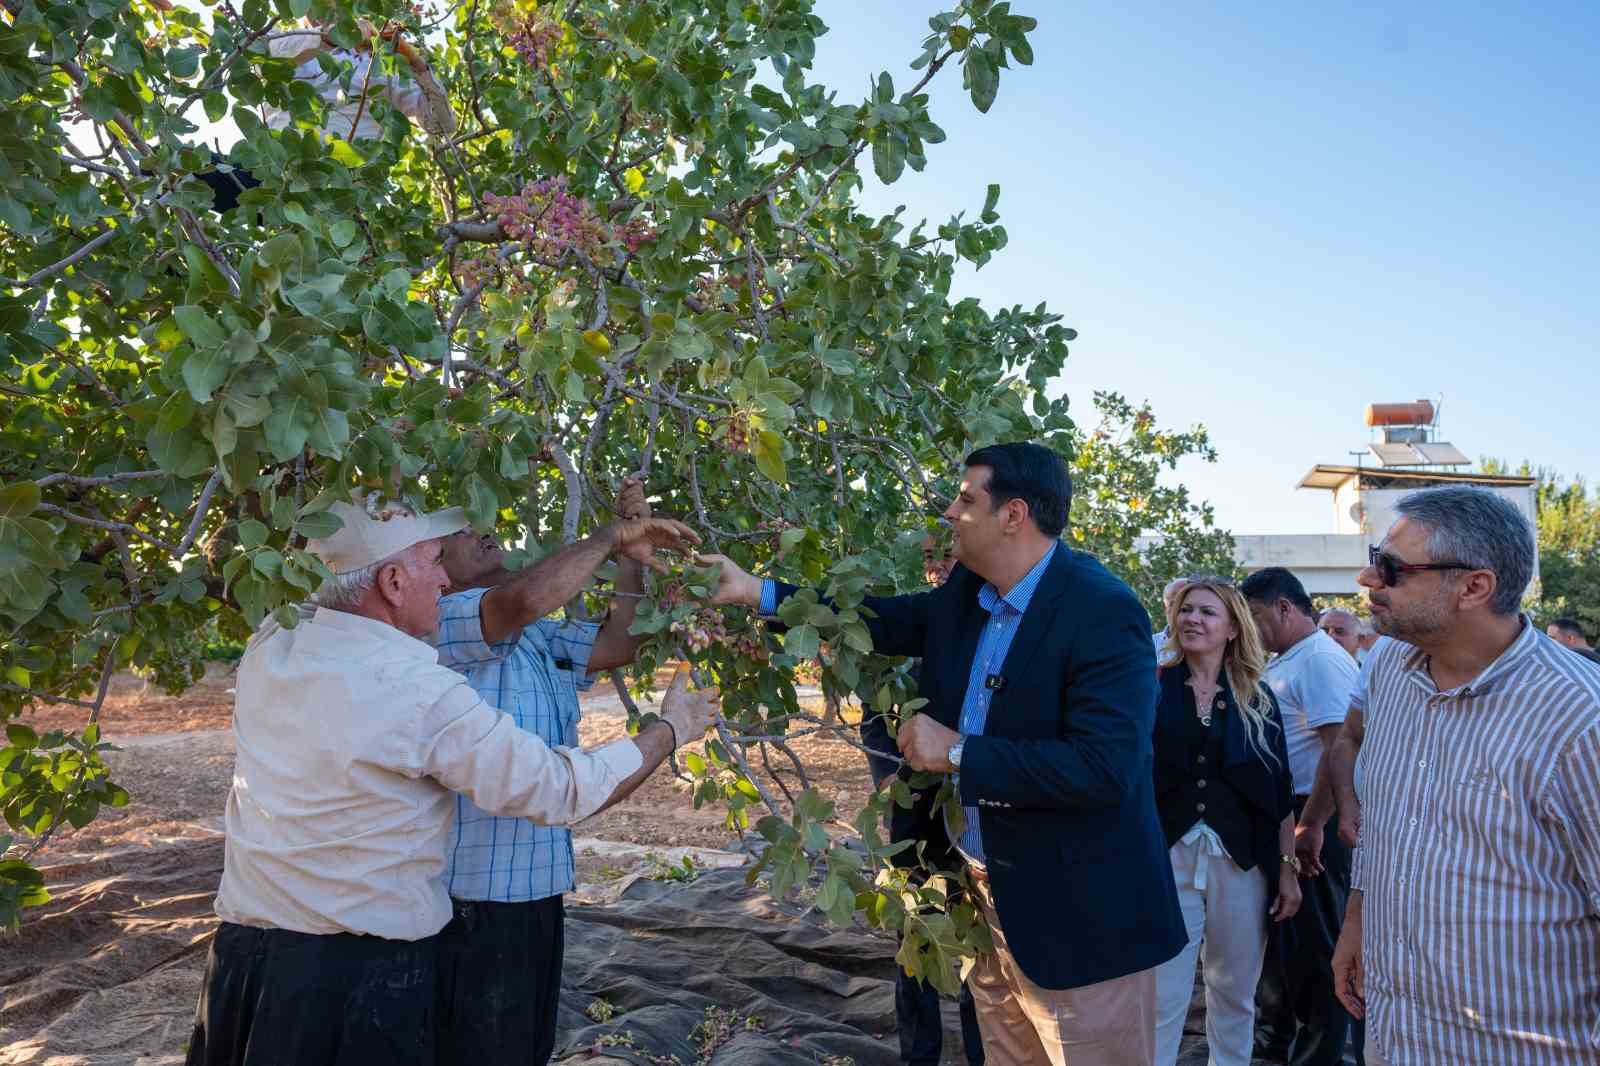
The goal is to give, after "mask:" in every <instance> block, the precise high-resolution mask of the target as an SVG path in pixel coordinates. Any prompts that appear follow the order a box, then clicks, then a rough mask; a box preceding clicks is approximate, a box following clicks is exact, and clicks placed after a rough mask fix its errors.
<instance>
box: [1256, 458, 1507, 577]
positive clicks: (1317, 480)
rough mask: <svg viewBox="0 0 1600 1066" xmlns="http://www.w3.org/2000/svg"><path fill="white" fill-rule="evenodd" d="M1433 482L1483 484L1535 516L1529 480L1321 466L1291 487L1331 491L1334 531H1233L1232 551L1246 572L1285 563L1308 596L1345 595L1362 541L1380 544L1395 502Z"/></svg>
mask: <svg viewBox="0 0 1600 1066" xmlns="http://www.w3.org/2000/svg"><path fill="white" fill-rule="evenodd" d="M1436 485H1481V486H1483V487H1485V488H1488V489H1490V490H1491V491H1493V492H1495V493H1498V494H1499V495H1501V496H1504V497H1505V498H1506V499H1508V500H1510V501H1511V502H1512V503H1514V504H1516V505H1517V507H1518V508H1519V509H1520V510H1521V511H1522V513H1523V514H1525V515H1527V516H1528V519H1529V520H1530V521H1532V520H1533V519H1534V517H1535V496H1534V489H1535V486H1536V482H1535V480H1534V479H1533V478H1531V477H1499V476H1494V475H1490V474H1459V473H1455V472H1454V471H1446V470H1438V469H1432V470H1430V469H1403V468H1397V467H1381V466H1380V467H1362V466H1324V465H1321V464H1319V465H1317V466H1314V467H1312V468H1311V472H1310V473H1309V474H1307V475H1306V476H1305V477H1303V478H1301V479H1300V483H1299V484H1298V485H1297V486H1295V487H1296V488H1301V489H1326V490H1328V491H1329V492H1331V493H1332V494H1333V532H1332V533H1274V534H1270V535H1266V536H1235V537H1234V538H1233V540H1234V556H1235V558H1236V559H1237V560H1238V562H1239V565H1240V566H1241V567H1243V568H1244V569H1246V570H1249V571H1255V570H1261V569H1264V568H1266V567H1269V566H1282V567H1287V568H1288V569H1289V570H1292V571H1293V572H1294V575H1295V576H1296V577H1298V578H1299V579H1300V581H1301V583H1302V584H1304V585H1305V587H1306V591H1307V592H1309V593H1310V594H1311V595H1313V596H1333V595H1350V594H1352V593H1355V592H1357V591H1359V587H1358V586H1357V585H1356V575H1357V574H1359V573H1360V572H1361V570H1362V569H1363V568H1364V567H1365V566H1366V565H1367V546H1368V545H1373V544H1377V543H1378V542H1379V541H1381V540H1382V539H1383V535H1384V533H1385V532H1386V531H1387V530H1388V528H1389V526H1390V525H1392V524H1393V523H1394V520H1395V518H1396V515H1395V510H1394V505H1395V503H1396V502H1397V501H1398V500H1399V499H1400V497H1401V496H1404V495H1405V494H1406V493H1408V492H1411V491H1413V490H1416V489H1424V488H1431V487H1433V486H1436ZM1534 576H1535V578H1537V577H1538V574H1537V573H1535V575H1534Z"/></svg>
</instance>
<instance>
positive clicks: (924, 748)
mask: <svg viewBox="0 0 1600 1066" xmlns="http://www.w3.org/2000/svg"><path fill="white" fill-rule="evenodd" d="M964 465H965V468H966V469H965V470H964V472H963V477H962V481H961V490H960V495H959V496H958V498H957V499H956V501H955V502H954V503H952V504H951V505H950V508H949V509H948V510H947V511H946V512H945V517H946V518H947V519H948V520H949V521H950V523H951V525H952V527H953V529H954V531H955V537H954V542H955V555H956V558H957V560H958V561H959V564H960V565H958V566H957V567H956V569H955V571H954V572H953V573H952V574H951V575H950V579H949V581H947V582H946V583H945V584H944V585H942V586H941V587H939V588H937V589H933V590H931V591H928V592H921V593H917V594H914V595H909V596H893V597H881V598H873V597H869V598H868V599H867V601H866V605H867V606H868V607H869V608H871V609H872V611H873V612H875V614H876V617H875V618H872V619H869V620H868V626H869V628H870V630H871V632H872V639H873V645H874V648H875V649H876V650H878V651H880V652H883V653H885V654H889V655H915V656H921V657H922V658H923V670H922V676H921V682H920V693H921V695H922V696H924V697H926V698H927V699H928V701H929V702H928V704H927V706H925V707H924V708H923V709H922V711H921V712H919V713H917V714H916V715H914V716H913V717H911V718H910V719H908V720H906V721H904V722H902V723H901V725H900V729H899V733H898V737H897V743H898V745H899V748H900V751H901V753H902V755H903V756H904V758H905V760H906V762H907V763H908V764H909V765H910V766H911V767H912V768H913V769H915V770H921V771H929V772H934V773H953V774H955V775H956V780H957V786H958V792H959V795H960V798H961V801H962V805H963V807H964V808H965V813H966V818H965V825H964V828H963V830H962V832H961V833H960V835H959V838H956V839H952V835H951V834H950V833H949V832H948V827H947V826H946V825H945V824H944V822H943V819H942V817H941V816H940V815H939V814H938V812H936V811H935V810H934V809H933V807H932V804H931V796H930V795H929V794H926V793H925V794H924V795H923V796H922V797H920V799H921V802H919V803H918V805H917V807H916V808H915V809H914V811H913V812H912V814H913V817H914V820H915V826H914V831H915V833H916V835H917V836H918V837H920V838H921V839H922V840H924V841H925V843H926V844H927V848H926V852H925V853H926V854H927V855H929V856H931V857H933V858H934V860H935V861H939V860H940V859H941V858H944V859H946V860H947V861H950V862H952V863H955V864H962V863H964V864H965V865H966V866H967V868H968V870H969V871H970V872H971V874H972V881H973V883H974V887H975V888H976V890H977V894H978V901H979V903H980V904H981V905H982V907H983V910H984V914H985V917H986V918H987V919H988V922H989V925H990V928H991V931H992V933H993V934H994V940H995V945H996V951H995V953H994V954H992V955H987V956H984V957H983V958H981V959H980V960H979V961H978V963H977V965H976V967H975V968H974V970H973V972H972V974H971V975H970V977H969V983H970V985H971V987H972V993H973V999H974V1000H975V1001H976V1003H977V1008H978V1021H979V1025H980V1027H981V1028H982V1030H983V1040H984V1047H985V1050H986V1051H987V1053H988V1055H989V1061H990V1062H991V1063H996V1064H1007V1063H1018V1064H1021V1063H1027V1064H1035V1063H1037V1064H1045V1063H1048V1064H1050V1066H1065V1064H1068V1063H1070V1064H1071V1066H1102V1064H1104V1066H1113V1064H1114V1066H1149V1064H1150V1063H1151V1062H1152V1061H1153V1059H1154V1054H1155V1048H1154V1037H1155V967H1156V966H1158V965H1159V964H1160V963H1162V962H1165V961H1166V960H1167V959H1170V958H1172V957H1173V956H1174V955H1176V954H1177V953H1178V951H1179V950H1180V949H1181V948H1182V946H1183V944H1184V942H1185V939H1186V937H1185V933H1184V927H1183V921H1182V917H1181V915H1180V913H1179V910H1178V899H1177V891H1176V889H1175V888H1174V885H1173V880H1172V867H1171V863H1170V862H1169V861H1168V858H1167V848H1166V844H1165V842H1164V840H1163V837H1162V834H1161V826H1160V822H1159V820H1158V819H1157V816H1156V807H1155V798H1154V791H1153V786H1152V778H1151V732H1152V727H1153V724H1154V716H1155V704H1156V668H1155V653H1154V649H1153V648H1152V646H1151V643H1150V622H1149V617H1148V616H1147V615H1146V614H1145V611H1144V609H1143V608H1142V607H1141V606H1140V605H1139V601H1138V599H1137V598H1136V597H1135V596H1134V594H1133V592H1132V590H1130V589H1129V588H1128V587H1127V585H1125V584H1123V582H1121V581H1120V580H1118V579H1117V578H1116V577H1114V576H1112V575H1111V573H1110V572H1108V571H1107V570H1106V569H1105V568H1104V567H1103V566H1101V565H1100V563H1099V562H1097V561H1096V560H1095V559H1094V558H1093V557H1092V556H1089V555H1087V554H1084V553H1082V552H1077V551H1073V550H1071V549H1069V548H1067V547H1066V546H1065V545H1063V544H1061V543H1060V542H1059V540H1058V538H1059V536H1060V534H1061V531H1062V529H1063V528H1064V527H1065V525H1066V520H1067V514H1068V509H1069V506H1070V504H1071V498H1072V486H1071V480H1070V478H1069V476H1068V474H1067V470H1066V465H1065V464H1064V463H1063V462H1062V461H1061V459H1060V458H1059V457H1058V456H1056V455H1055V454H1054V453H1053V452H1051V451H1049V450H1048V449H1046V448H1044V447H1041V446H1039V445H1036V444H1023V443H1017V444H1001V445H995V446H992V447H989V448H982V449H979V450H978V451H976V452H974V453H972V454H971V455H970V456H968V457H967V460H966V463H965V464H964ZM719 561H723V573H722V577H721V580H720V585H719V588H718V590H717V595H716V600H717V602H721V603H744V604H748V605H750V606H753V607H757V608H759V609H761V610H763V611H764V612H766V613H769V614H770V613H771V612H773V611H774V610H776V608H777V605H778V604H779V603H780V602H782V600H783V599H784V598H786V597H787V596H788V595H790V594H792V593H793V592H794V591H795V587H794V586H792V585H786V584H783V583H781V582H773V581H761V580H759V579H757V578H754V577H752V576H751V575H750V574H748V573H746V572H745V571H743V570H741V569H739V567H738V566H737V565H735V564H733V563H732V562H729V561H725V560H720V557H719ZM928 791H929V792H930V793H931V791H932V790H928Z"/></svg>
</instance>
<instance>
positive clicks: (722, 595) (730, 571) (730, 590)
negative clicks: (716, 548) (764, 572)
mask: <svg viewBox="0 0 1600 1066" xmlns="http://www.w3.org/2000/svg"><path fill="white" fill-rule="evenodd" d="M695 561H696V562H698V563H700V564H701V565H702V566H711V565H719V566H721V567H722V570H721V572H720V573H718V575H717V587H716V589H715V591H713V592H712V593H711V602H712V603H713V604H718V605H720V604H728V603H732V604H738V605H741V606H744V607H760V606H761V579H760V578H758V577H756V576H755V575H753V574H751V573H750V572H748V571H747V570H745V568H744V567H742V566H740V565H739V564H738V563H736V562H734V561H733V560H732V559H730V558H728V557H727V556H726V555H717V554H715V553H712V554H707V555H698V556H696V557H695Z"/></svg>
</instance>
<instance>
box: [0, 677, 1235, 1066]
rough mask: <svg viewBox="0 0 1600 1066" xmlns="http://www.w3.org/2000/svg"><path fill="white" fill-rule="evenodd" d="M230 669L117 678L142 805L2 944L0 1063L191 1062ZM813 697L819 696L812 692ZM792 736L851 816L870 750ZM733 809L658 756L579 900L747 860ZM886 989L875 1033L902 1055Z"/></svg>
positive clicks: (611, 901)
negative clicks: (710, 802)
mask: <svg viewBox="0 0 1600 1066" xmlns="http://www.w3.org/2000/svg"><path fill="white" fill-rule="evenodd" d="M233 680H234V678H233V671H232V669H231V667H228V666H223V665H214V666H213V668H212V669H211V670H210V672H209V673H208V675H207V677H206V678H205V679H204V681H202V682H201V683H200V684H199V685H197V686H195V687H194V688H193V689H191V690H190V691H189V692H187V693H185V694H184V695H183V696H181V697H171V696H167V695H165V694H164V693H161V692H160V691H159V690H152V689H148V688H147V687H146V686H145V685H144V684H143V683H142V682H141V681H139V680H138V679H137V678H133V677H120V678H118V679H116V681H115V683H114V686H113V689H112V692H111V695H110V698H109V699H108V702H107V705H106V708H105V710H104V712H103V714H102V719H101V721H102V725H103V732H104V736H105V737H106V739H107V740H109V741H111V742H113V743H115V744H117V745H119V746H120V747H121V749H122V750H120V751H117V752H112V753H109V754H108V757H107V761H108V762H109V763H110V765H111V769H112V779H113V780H115V781H117V782H118V783H120V784H121V785H123V786H124V787H125V788H127V789H128V791H129V793H130V794H131V795H132V796H133V802H132V803H131V804H130V805H129V806H128V807H126V808H124V809H122V810H112V809H102V811H101V814H100V817H99V818H97V819H96V820H95V821H94V822H93V823H91V824H90V825H89V826H88V827H87V828H85V829H82V830H78V831H75V832H68V833H63V834H62V835H61V836H60V837H59V838H57V839H56V840H55V841H53V842H52V843H51V845H50V846H49V847H48V848H47V849H46V851H45V852H43V853H42V854H41V855H40V856H39V860H40V862H41V865H42V867H43V869H44V872H45V876H46V880H47V884H48V885H49V886H50V887H51V890H52V892H53V894H54V897H55V898H54V899H53V900H52V901H51V902H50V903H49V904H47V905H45V906H44V907H41V908H38V909H37V910H36V911H34V912H31V913H30V915H29V917H28V918H27V919H26V920H25V922H24V925H23V929H22V931H21V933H20V934H18V935H16V936H14V937H11V938H7V939H5V940H0V1066H15V1064H22V1063H27V1064H30V1066H176V1064H178V1063H181V1061H182V1057H181V1049H182V1048H183V1047H184V1044H185V1041H186V1040H187V1039H188V1035H189V1026H190V1020H191V1018H192V1012H193V1009H194V1002H195V997H196V996H197V994H198V989H199V988H200V986H201V984H202V983H203V979H204V958H205V948H206V945H207V944H208V943H209V940H210V937H211V934H212V932H213V931H214V930H215V928H216V918H215V915H214V914H213V912H212V909H211V902H212V897H213V895H214V893H215V891H216V885H217V881H218V879H219V878H220V876H221V872H222V814H223V810H224V806H225V803H226V800H227V795H228V789H229V787H230V784H231V780H232V774H233V734H232V731H231V728H230V721H231V713H232V704H233V694H232V691H231V690H232V686H233ZM806 702H808V704H811V706H810V709H811V710H813V711H818V710H820V709H821V700H820V697H818V696H815V695H812V696H811V697H810V698H809V699H807V701H806ZM582 706H583V712H584V713H583V719H582V723H581V725H580V728H579V733H580V736H581V738H582V741H583V743H584V744H585V745H590V744H596V743H601V742H604V741H607V740H610V739H614V738H615V737H617V736H619V735H621V733H622V731H623V726H624V724H625V721H626V714H625V712H624V709H623V707H622V704H621V701H620V700H619V699H618V697H617V696H616V694H615V692H614V691H613V690H612V689H611V688H610V687H609V686H608V685H604V684H602V685H596V686H595V688H594V689H593V690H592V691H591V692H589V693H586V694H584V696H583V698H582ZM850 713H851V712H849V711H848V710H847V711H846V714H847V717H848V716H849V715H850ZM83 714H84V712H83V711H82V710H80V709H77V708H70V707H69V708H62V707H51V708H43V709H36V710H34V711H33V712H31V713H30V714H28V715H25V716H24V718H23V721H25V722H27V723H28V724H30V725H32V726H34V727H35V728H36V729H38V730H40V731H41V732H42V731H45V730H48V729H52V728H81V727H82V725H83ZM794 747H795V749H796V751H797V753H798V754H799V755H800V757H801V758H802V759H803V760H804V762H805V764H806V766H807V769H808V772H809V773H810V774H811V775H812V778H813V782H814V784H816V786H817V787H818V788H819V789H820V790H821V791H822V792H823V793H824V794H825V795H827V796H828V797H829V798H831V799H833V800H834V801H835V802H836V803H837V804H838V806H839V812H840V816H841V818H842V819H844V820H849V819H851V818H853V817H854V816H855V814H856V813H857V812H858V810H859V808H860V805H861V803H862V802H863V801H864V799H865V798H866V797H867V795H868V790H869V789H870V788H871V778H870V776H869V774H868V772H867V767H866V763H865V760H864V757H863V756H862V754H861V752H859V751H858V750H856V749H855V748H852V747H850V746H849V745H847V744H845V743H844V742H842V741H840V740H837V739H835V738H833V737H831V736H826V735H812V736H807V737H803V738H801V739H799V740H797V741H796V742H795V744H794ZM791 783H792V782H791ZM724 818H725V815H724V814H723V813H722V812H721V810H720V809H719V808H715V807H707V808H706V809H703V810H700V811H696V810H694V809H693V808H692V805H691V803H690V797H689V790H688V786H687V785H685V784H684V783H682V782H680V781H678V780H676V779H675V778H674V777H673V776H672V775H671V773H670V772H669V770H668V768H667V767H662V768H661V769H659V770H657V772H656V773H655V774H654V775H653V776H652V777H651V778H650V779H649V780H648V781H647V782H646V783H645V784H644V785H643V786H642V787H641V788H640V789H639V791H638V792H636V793H635V794H634V795H633V796H632V797H631V798H630V799H628V800H627V801H626V802H624V803H621V804H619V805H618V806H617V807H615V808H613V809H612V810H610V811H607V812H604V813H603V814H601V815H599V816H597V817H595V818H591V819H589V820H588V821H587V822H584V823H583V824H581V825H580V826H578V827H577V830H576V838H577V839H576V840H575V847H576V851H577V866H578V869H577V880H578V887H577V890H576V891H575V892H573V893H572V894H571V895H570V896H569V897H568V899H569V903H570V904H573V905H577V906H583V905H590V906H595V907H600V908H602V910H603V911H604V912H605V913H609V908H611V907H613V906H621V905H622V904H621V902H620V901H621V900H622V899H624V893H625V892H627V891H628V890H629V887H630V886H632V885H635V883H636V882H639V881H640V880H641V879H655V880H669V881H670V880H674V879H675V878H674V877H672V876H671V873H672V871H671V870H670V868H669V867H671V866H679V865H681V864H682V862H683V860H684V858H685V857H686V856H687V857H689V858H691V859H692V860H693V861H694V863H695V864H696V865H697V866H700V867H729V866H740V865H743V864H744V863H746V862H747V861H748V858H749V856H748V853H747V852H746V850H745V846H744V843H743V841H742V840H741V838H740V836H739V835H738V834H736V833H734V832H733V831H731V830H730V829H729V828H728V827H727V825H726V824H725V821H724ZM571 920H572V919H571V918H570V917H569V922H570V921H571ZM839 935H841V936H858V937H866V936H868V934H866V933H864V932H861V931H850V930H841V931H840V933H839ZM780 939H782V938H781V937H780ZM891 951H892V947H891ZM890 972H891V973H892V968H891V970H890ZM877 994H878V995H881V996H887V995H888V993H887V992H886V991H880V992H878V993H877ZM564 995H565V991H564ZM891 999H892V997H891ZM891 999H885V1000H884V1001H883V1010H882V1012H881V1013H882V1014H883V1018H882V1024H881V1028H878V1027H875V1029H877V1031H875V1032H874V1033H873V1034H872V1038H873V1040H874V1041H876V1043H877V1045H878V1046H881V1048H882V1049H883V1054H887V1055H890V1056H891V1057H892V1052H891V1051H889V1049H890V1048H891V1047H892V1046H893V1044H894V1041H895V1037H894V1019H893V1010H892V1005H891ZM1197 1000H1198V997H1197ZM948 1006H949V1011H948V1012H947V1013H948V1017H947V1019H946V1033H947V1038H946V1040H945V1056H944V1064H945V1066H959V1064H961V1063H963V1062H965V1058H964V1056H963V1055H962V1053H961V1051H960V1040H959V1038H958V1037H957V1035H956V1028H955V1027H956V1024H957V1023H956V1021H955V1010H954V1004H953V1003H951V1004H948ZM1197 1007H1198V1002H1197ZM874 1016H875V1015H874ZM1202 1023H1203V1019H1202V1017H1201V1016H1200V1014H1199V1013H1198V1010H1196V1011H1194V1012H1192V1013H1191V1017H1190V1019H1189V1024H1188V1026H1186V1028H1187V1029H1188V1030H1189V1032H1190V1033H1195V1034H1197V1033H1198V1032H1200V1031H1201V1029H1200V1027H1201V1025H1202ZM572 1061H576V1060H572ZM584 1061H585V1062H586V1063H588V1062H594V1063H597V1064H600V1063H608V1062H610V1063H616V1062H620V1061H621V1060H620V1059H615V1058H611V1057H609V1056H601V1057H600V1058H595V1059H589V1058H585V1059H584ZM629 1061H633V1060H632V1059H630V1060H629ZM828 1061H836V1060H834V1059H833V1058H829V1060H828ZM1179 1061H1180V1063H1181V1064H1184V1066H1189V1064H1193V1063H1199V1062H1204V1061H1205V1052H1204V1042H1203V1040H1202V1039H1201V1038H1199V1037H1198V1036H1197V1035H1191V1036H1189V1037H1187V1038H1186V1039H1185V1046H1184V1051H1183V1054H1182V1056H1180V1060H1179Z"/></svg>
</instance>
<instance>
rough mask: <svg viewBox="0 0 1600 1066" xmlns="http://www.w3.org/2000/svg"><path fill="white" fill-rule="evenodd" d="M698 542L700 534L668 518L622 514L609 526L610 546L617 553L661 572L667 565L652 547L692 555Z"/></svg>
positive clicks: (663, 571)
mask: <svg viewBox="0 0 1600 1066" xmlns="http://www.w3.org/2000/svg"><path fill="white" fill-rule="evenodd" d="M699 543H700V534H698V533H696V532H695V531H694V530H692V529H690V528H689V527H688V526H686V525H684V524H683V523H682V522H678V521H675V520H674V519H671V518H625V519H622V520H621V521H618V522H615V523H613V524H612V526H611V550H612V551H613V552H615V553H616V554H617V555H618V557H620V558H624V559H632V560H633V561H634V562H636V563H639V564H640V565H642V566H648V567H650V568H651V569H652V570H655V571H657V572H659V573H663V574H665V573H667V571H668V567H667V564H666V563H664V562H662V561H661V560H660V559H657V558H656V557H655V549H657V548H663V549H665V550H667V551H675V552H679V553H681V554H683V555H693V554H694V549H695V546H696V545H698V544H699Z"/></svg>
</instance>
